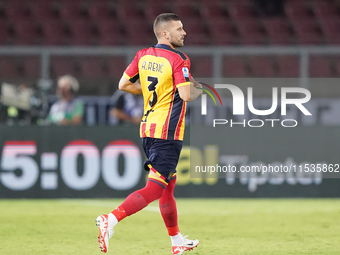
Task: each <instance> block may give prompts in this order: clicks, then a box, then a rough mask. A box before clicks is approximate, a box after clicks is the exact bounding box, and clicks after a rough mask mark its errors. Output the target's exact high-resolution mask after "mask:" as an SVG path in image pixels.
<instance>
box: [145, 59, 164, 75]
mask: <svg viewBox="0 0 340 255" xmlns="http://www.w3.org/2000/svg"><path fill="white" fill-rule="evenodd" d="M163 66H164V62H162V64H158V63H156V62H146V61H143V63H142V69H144V70H148V71H153V72H159V73H162V67H163Z"/></svg>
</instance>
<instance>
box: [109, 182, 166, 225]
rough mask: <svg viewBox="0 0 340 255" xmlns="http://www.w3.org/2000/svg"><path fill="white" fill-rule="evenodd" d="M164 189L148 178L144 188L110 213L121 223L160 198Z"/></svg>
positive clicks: (158, 183) (160, 183) (164, 185)
mask: <svg viewBox="0 0 340 255" xmlns="http://www.w3.org/2000/svg"><path fill="white" fill-rule="evenodd" d="M165 188H166V184H164V183H162V182H160V181H157V180H155V179H151V178H149V179H148V181H147V183H146V186H145V187H144V188H142V189H140V190H137V191H135V192H133V193H131V194H130V195H129V196H128V197H127V198H126V199H125V201H124V202H123V203H122V204H121V205H120V206H119V207H118V208H117V209H115V210H113V211H112V213H113V215H115V216H116V218H117V220H118V221H121V220H122V219H124V218H125V217H126V216H130V215H131V214H134V213H136V212H138V211H140V210H142V209H143V208H144V207H146V206H147V205H148V204H150V203H151V202H153V201H155V200H156V199H158V198H160V197H161V196H162V195H163V193H164V190H165Z"/></svg>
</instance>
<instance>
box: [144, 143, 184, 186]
mask: <svg viewBox="0 0 340 255" xmlns="http://www.w3.org/2000/svg"><path fill="white" fill-rule="evenodd" d="M142 145H143V149H144V152H145V155H146V156H147V158H148V160H147V161H145V162H144V169H145V170H150V168H149V165H150V164H151V166H152V168H153V169H154V170H156V171H157V172H158V173H159V174H161V176H163V177H164V180H165V181H166V182H167V183H168V182H169V181H170V180H171V179H172V178H173V177H174V174H175V173H176V167H177V163H178V160H179V155H180V153H181V150H182V146H183V141H178V140H164V139H158V138H150V137H144V138H142ZM162 179H163V178H162Z"/></svg>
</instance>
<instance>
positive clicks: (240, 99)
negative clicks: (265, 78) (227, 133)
mask: <svg viewBox="0 0 340 255" xmlns="http://www.w3.org/2000/svg"><path fill="white" fill-rule="evenodd" d="M202 85H204V86H207V87H208V88H209V89H210V90H212V91H213V92H214V93H215V94H216V96H217V97H218V99H219V101H220V103H221V105H222V101H221V98H220V96H219V95H218V93H217V92H216V90H215V89H214V88H213V87H212V86H209V85H207V84H204V83H202ZM215 88H217V89H228V90H229V91H230V92H231V95H232V98H233V115H245V105H246V104H245V96H244V94H243V92H242V90H241V89H240V88H239V87H237V86H235V85H231V84H215ZM202 90H203V91H205V92H206V93H207V94H208V95H209V96H210V97H211V98H212V99H213V101H214V103H215V105H217V104H216V100H215V98H214V97H213V95H212V94H211V93H210V92H209V91H208V90H206V89H203V88H202ZM292 93H295V94H299V95H300V96H299V97H295V98H289V97H288V94H292ZM310 99H311V93H310V91H309V90H308V89H305V88H297V87H282V88H281V116H286V115H287V105H295V106H296V107H297V108H298V109H299V110H300V111H301V112H302V113H303V114H304V115H306V116H311V115H312V114H311V113H310V112H309V111H308V110H307V109H306V107H305V106H304V105H303V104H305V103H307V102H308V101H309V100H310ZM247 106H248V110H249V111H250V112H251V113H252V114H254V115H258V116H267V115H271V114H272V113H274V112H275V110H276V109H277V107H278V88H276V87H273V88H272V105H271V107H270V108H269V109H266V110H260V109H255V107H254V104H253V88H252V87H248V88H247ZM201 115H207V95H206V94H202V96H201ZM276 122H280V124H281V126H283V127H296V126H297V125H298V122H297V120H295V119H283V120H282V119H265V120H263V119H250V120H248V121H246V120H245V119H244V120H243V121H241V122H235V121H234V122H233V120H232V119H230V120H227V119H213V123H212V124H213V127H216V126H217V125H226V124H228V123H229V124H230V127H233V126H236V125H241V126H243V127H246V126H249V127H262V126H264V125H265V123H271V127H274V126H275V123H276Z"/></svg>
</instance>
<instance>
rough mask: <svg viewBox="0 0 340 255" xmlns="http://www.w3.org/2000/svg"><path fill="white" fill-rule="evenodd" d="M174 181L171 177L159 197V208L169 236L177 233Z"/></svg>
mask: <svg viewBox="0 0 340 255" xmlns="http://www.w3.org/2000/svg"><path fill="white" fill-rule="evenodd" d="M175 183H176V179H172V180H171V181H170V182H169V184H168V186H167V187H166V189H165V191H164V194H163V196H162V197H161V198H160V199H159V209H160V211H161V214H162V217H163V220H164V223H165V226H166V228H167V229H168V233H169V236H175V235H177V234H178V233H179V229H178V220H177V207H176V201H175V198H174V188H175Z"/></svg>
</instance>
